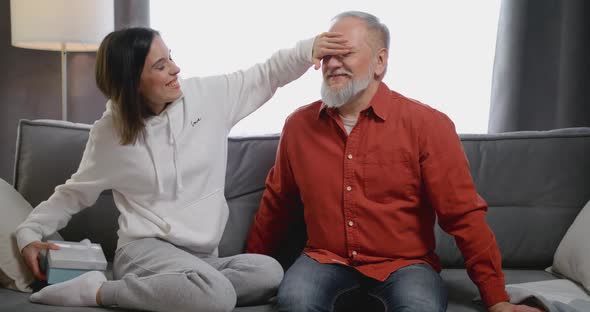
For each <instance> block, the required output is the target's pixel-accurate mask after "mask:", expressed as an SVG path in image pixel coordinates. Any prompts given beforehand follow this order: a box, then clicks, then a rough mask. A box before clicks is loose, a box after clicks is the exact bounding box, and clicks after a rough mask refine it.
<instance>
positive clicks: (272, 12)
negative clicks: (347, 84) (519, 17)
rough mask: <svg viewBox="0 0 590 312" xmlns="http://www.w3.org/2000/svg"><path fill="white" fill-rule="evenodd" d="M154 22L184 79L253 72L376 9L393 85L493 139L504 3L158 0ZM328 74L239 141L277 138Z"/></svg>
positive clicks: (259, 117)
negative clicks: (387, 36) (333, 24)
mask: <svg viewBox="0 0 590 312" xmlns="http://www.w3.org/2000/svg"><path fill="white" fill-rule="evenodd" d="M150 6H151V8H150V10H151V25H152V27H153V28H155V29H157V30H159V31H160V32H161V33H162V36H163V38H164V40H165V42H166V43H167V45H168V46H169V48H170V49H172V56H173V58H174V59H175V61H176V62H177V64H178V65H179V66H180V67H181V69H182V75H183V76H184V77H189V76H194V75H199V76H204V75H213V74H221V73H227V72H232V71H235V70H238V69H242V68H246V67H248V66H250V65H253V64H254V63H257V62H262V61H264V60H265V59H266V58H268V57H269V56H270V55H271V54H272V53H273V52H274V51H275V50H277V49H280V48H285V47H291V46H293V45H294V43H295V42H296V41H297V40H300V39H303V38H308V37H312V36H315V35H317V34H318V33H321V32H322V31H326V30H327V29H328V28H329V23H330V19H331V18H332V17H333V16H335V15H336V14H338V13H340V12H342V11H347V10H360V11H365V12H368V13H372V14H374V15H376V16H377V17H379V18H380V19H381V21H382V22H383V23H385V24H386V25H387V26H388V27H389V29H390V32H391V47H390V52H389V53H390V55H389V68H388V72H387V76H386V77H385V80H384V81H385V83H386V84H387V85H388V86H389V87H390V88H391V89H394V90H396V91H398V92H400V93H402V94H404V95H406V96H408V97H411V98H414V99H417V100H419V101H421V102H423V103H426V104H428V105H430V106H432V107H435V108H436V109H438V110H440V111H442V112H444V113H446V114H447V115H449V117H451V119H453V120H454V121H455V124H456V126H457V132H459V133H485V132H486V131H487V125H488V112H489V102H490V89H491V79H492V65H493V57H494V50H495V41H496V29H497V23H498V14H499V9H500V8H499V6H500V0H486V1H473V0H447V1H437V0H411V1H410V0H404V1H401V0H363V1H359V0H356V1H350V0H340V1H333V0H324V1H321V0H320V1H307V0H306V1H290V2H286V1H276V0H275V1H271V0H250V1H224V0H219V1H206V2H202V1H190V0H185V1H182V0H151V4H150ZM320 84H321V73H320V71H314V70H313V69H310V70H309V71H308V72H307V73H306V74H305V75H304V76H303V77H302V78H300V79H299V80H297V81H295V82H293V83H291V84H289V85H287V86H285V87H284V88H281V89H279V90H278V91H277V93H276V94H275V96H274V97H273V99H271V100H270V101H269V102H268V103H266V104H265V105H264V106H263V107H262V108H261V109H259V110H258V111H257V112H255V113H254V114H252V115H250V116H249V117H247V118H246V119H244V120H243V121H241V122H240V123H239V124H238V125H236V127H235V128H234V129H233V130H232V135H252V134H264V133H277V132H280V131H281V128H282V126H283V122H284V120H285V118H286V116H287V115H288V114H289V113H291V112H292V111H293V110H294V109H295V108H297V107H299V106H302V105H305V104H309V103H311V102H313V101H315V100H317V99H319V97H320V95H319V90H320Z"/></svg>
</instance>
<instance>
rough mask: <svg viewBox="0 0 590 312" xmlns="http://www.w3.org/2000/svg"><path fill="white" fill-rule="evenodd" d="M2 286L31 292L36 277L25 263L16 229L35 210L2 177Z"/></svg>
mask: <svg viewBox="0 0 590 312" xmlns="http://www.w3.org/2000/svg"><path fill="white" fill-rule="evenodd" d="M0 207H2V218H0V280H1V282H2V283H1V284H0V286H3V287H8V288H11V289H14V290H18V291H24V292H31V288H30V287H29V285H30V284H31V283H32V282H33V280H34V277H33V274H32V273H31V271H30V270H29V268H28V267H27V266H26V265H25V263H24V261H23V258H22V256H21V254H20V251H19V250H18V246H17V245H16V237H15V235H14V231H15V229H16V227H17V225H19V224H20V223H21V222H23V221H24V220H25V219H26V218H27V216H28V215H29V213H30V212H31V211H32V210H33V208H32V207H31V205H29V203H27V201H26V200H24V199H23V198H22V196H21V195H20V194H19V193H18V192H17V191H16V190H15V189H14V188H13V187H12V186H11V185H10V184H8V183H6V182H5V181H4V180H2V179H0Z"/></svg>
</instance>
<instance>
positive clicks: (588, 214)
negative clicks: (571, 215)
mask: <svg viewBox="0 0 590 312" xmlns="http://www.w3.org/2000/svg"><path fill="white" fill-rule="evenodd" d="M589 238H590V201H589V202H588V203H586V206H584V208H582V211H580V213H579V214H578V216H577V217H576V219H575V220H574V223H572V225H571V226H570V227H569V229H568V230H567V232H566V233H565V236H564V237H563V239H562V240H561V242H560V243H559V246H558V247H557V251H556V252H555V254H554V256H553V267H552V268H551V269H552V271H554V272H556V273H558V274H560V275H562V276H565V277H566V278H568V279H570V280H572V281H576V282H578V283H580V284H582V285H583V286H584V288H586V290H587V291H590V239H589Z"/></svg>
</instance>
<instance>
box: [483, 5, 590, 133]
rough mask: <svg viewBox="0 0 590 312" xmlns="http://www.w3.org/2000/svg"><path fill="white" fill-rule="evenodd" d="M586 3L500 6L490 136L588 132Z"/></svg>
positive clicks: (589, 12)
mask: <svg viewBox="0 0 590 312" xmlns="http://www.w3.org/2000/svg"><path fill="white" fill-rule="evenodd" d="M589 106H590V1H588V0H502V4H501V9H500V20H499V24H498V37H497V43H496V56H495V61H494V70H493V79H492V92H491V105H490V120H489V126H488V132H489V133H498V132H507V131H520V130H548V129H556V128H566V127H581V126H590V109H589Z"/></svg>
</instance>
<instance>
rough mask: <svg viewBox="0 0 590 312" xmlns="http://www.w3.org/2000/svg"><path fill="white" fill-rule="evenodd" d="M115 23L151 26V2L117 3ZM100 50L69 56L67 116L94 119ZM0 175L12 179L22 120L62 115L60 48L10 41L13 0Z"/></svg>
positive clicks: (5, 12)
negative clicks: (18, 44) (31, 47)
mask: <svg viewBox="0 0 590 312" xmlns="http://www.w3.org/2000/svg"><path fill="white" fill-rule="evenodd" d="M115 26H116V28H117V29H119V28H122V27H129V26H149V1H147V0H130V1H115ZM95 61H96V53H94V52H92V53H81V52H78V53H69V54H68V106H69V109H68V118H69V120H70V121H72V122H81V123H93V122H94V121H95V120H96V119H98V118H99V117H100V116H101V114H102V112H103V111H104V108H105V103H106V99H105V98H104V96H103V95H102V94H101V93H100V91H99V90H98V88H97V87H96V84H95V81H94V63H95ZM0 68H1V69H2V75H1V76H0V77H1V78H0V178H1V179H4V180H6V181H7V182H9V183H12V175H13V167H14V152H15V142H16V133H17V125H18V120H19V119H23V118H24V119H60V118H61V58H60V53H59V52H51V51H38V50H28V49H21V48H15V47H13V46H12V45H11V44H10V0H0Z"/></svg>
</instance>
